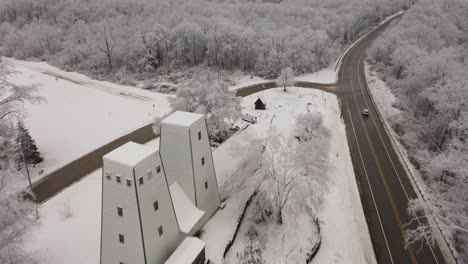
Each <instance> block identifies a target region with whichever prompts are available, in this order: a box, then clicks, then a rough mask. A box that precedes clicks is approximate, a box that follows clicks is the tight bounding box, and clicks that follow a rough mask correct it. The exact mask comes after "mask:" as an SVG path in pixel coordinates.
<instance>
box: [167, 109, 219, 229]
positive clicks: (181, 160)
mask: <svg viewBox="0 0 468 264" xmlns="http://www.w3.org/2000/svg"><path fill="white" fill-rule="evenodd" d="M160 150H161V157H162V161H163V163H164V166H165V169H166V176H167V181H168V184H169V186H171V184H173V183H177V184H178V185H179V186H180V187H181V189H182V190H183V191H184V192H185V193H186V195H187V196H188V197H189V198H190V200H191V201H192V202H193V203H194V205H195V206H196V207H197V208H198V209H200V210H202V211H204V212H205V214H204V215H203V220H204V221H206V220H207V219H209V217H210V216H211V215H213V213H214V212H216V210H217V208H218V207H219V204H220V197H219V191H218V182H217V180H216V174H215V170H214V164H213V157H212V155H211V147H210V143H209V138H208V132H207V127H206V122H205V117H204V115H201V114H195V113H188V112H182V111H177V112H175V113H173V114H172V115H170V116H168V117H167V118H166V119H164V120H163V121H161V140H160Z"/></svg>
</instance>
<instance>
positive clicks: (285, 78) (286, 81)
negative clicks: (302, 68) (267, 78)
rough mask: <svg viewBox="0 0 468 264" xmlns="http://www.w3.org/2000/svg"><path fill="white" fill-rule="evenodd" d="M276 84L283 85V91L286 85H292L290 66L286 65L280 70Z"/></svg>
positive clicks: (292, 76)
mask: <svg viewBox="0 0 468 264" xmlns="http://www.w3.org/2000/svg"><path fill="white" fill-rule="evenodd" d="M276 84H277V85H279V86H281V87H283V91H285V92H286V87H288V86H292V85H294V72H293V70H292V68H291V67H286V68H284V69H282V70H281V72H280V74H279V76H278V79H276Z"/></svg>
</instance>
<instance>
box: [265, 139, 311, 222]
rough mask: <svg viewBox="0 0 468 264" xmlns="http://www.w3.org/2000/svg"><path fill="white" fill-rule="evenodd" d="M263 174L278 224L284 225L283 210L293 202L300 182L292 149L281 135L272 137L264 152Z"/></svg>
mask: <svg viewBox="0 0 468 264" xmlns="http://www.w3.org/2000/svg"><path fill="white" fill-rule="evenodd" d="M262 169H263V173H264V177H265V186H263V190H264V191H265V190H266V191H268V192H269V193H270V195H271V197H272V200H273V201H272V203H273V207H274V213H275V214H276V221H277V222H278V224H283V210H284V208H285V207H286V206H287V205H289V203H290V202H291V201H292V200H293V198H294V196H295V194H296V191H297V189H296V188H297V187H298V184H300V183H299V181H300V180H302V179H301V178H300V175H299V174H297V173H296V172H295V171H294V162H293V161H292V149H291V148H290V144H289V142H287V141H286V140H284V138H283V137H282V136H281V135H280V134H273V135H271V136H270V138H269V140H268V142H267V144H266V149H265V152H264V164H263V168H262Z"/></svg>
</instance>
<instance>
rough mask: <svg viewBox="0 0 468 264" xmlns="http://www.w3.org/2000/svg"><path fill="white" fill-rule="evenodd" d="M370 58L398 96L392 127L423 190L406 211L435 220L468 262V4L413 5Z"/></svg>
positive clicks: (432, 1)
mask: <svg viewBox="0 0 468 264" xmlns="http://www.w3.org/2000/svg"><path fill="white" fill-rule="evenodd" d="M368 59H369V61H370V63H372V64H374V65H376V66H377V68H378V69H379V72H380V77H381V78H382V79H384V80H385V81H386V83H387V84H388V85H389V87H390V89H391V90H392V92H393V93H394V94H395V96H396V98H397V101H396V102H395V103H394V107H396V108H398V109H400V110H401V112H400V113H401V114H400V115H397V116H394V117H392V118H391V120H390V121H391V124H392V125H393V127H394V129H395V130H396V132H397V133H398V134H399V135H400V138H401V141H402V143H403V145H404V146H405V147H406V149H407V150H408V151H409V154H410V158H411V161H412V163H413V164H414V165H415V166H416V168H418V169H419V171H420V172H421V175H422V178H423V180H424V181H425V183H426V185H427V187H428V191H429V192H428V193H429V195H428V196H427V198H428V200H426V201H422V200H415V201H412V202H411V203H410V208H411V207H412V208H414V209H417V210H423V209H424V210H425V211H426V212H427V213H429V214H430V215H431V217H433V218H434V219H436V220H437V221H438V224H439V225H440V226H441V228H442V229H443V231H444V232H445V233H446V234H449V235H450V236H451V239H452V243H453V244H454V245H455V246H456V249H457V251H458V253H459V254H460V258H461V259H462V262H464V263H468V191H467V190H468V142H467V139H468V75H467V73H468V2H467V1H466V0H444V1H442V0H420V1H418V2H417V3H416V4H415V5H414V6H413V7H412V8H411V9H410V10H409V11H408V12H406V14H405V15H404V17H403V19H402V20H401V22H399V23H398V24H396V25H395V26H394V27H393V28H392V29H391V30H389V31H387V32H386V34H382V35H381V36H380V37H379V38H378V39H377V40H376V41H375V43H374V44H373V46H372V47H371V48H370V49H369V51H368ZM426 231H427V230H424V229H420V230H419V232H417V233H419V234H420V235H421V234H424V233H425V232H426Z"/></svg>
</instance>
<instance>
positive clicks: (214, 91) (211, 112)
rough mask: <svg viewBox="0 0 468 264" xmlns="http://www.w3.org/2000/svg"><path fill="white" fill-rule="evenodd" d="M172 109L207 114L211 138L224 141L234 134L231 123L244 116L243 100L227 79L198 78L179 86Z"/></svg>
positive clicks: (171, 102)
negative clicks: (202, 79)
mask: <svg viewBox="0 0 468 264" xmlns="http://www.w3.org/2000/svg"><path fill="white" fill-rule="evenodd" d="M169 102H170V104H171V107H172V109H174V110H182V111H187V112H194V113H200V114H204V115H205V117H206V121H207V126H208V134H209V136H210V139H211V140H213V141H215V142H223V141H224V140H225V139H226V138H227V137H228V136H229V134H230V133H231V132H230V130H229V128H230V127H231V123H232V122H234V121H235V120H237V119H238V118H239V117H240V111H241V106H240V100H239V98H237V97H236V96H235V93H234V92H231V91H229V89H228V85H227V83H225V82H222V81H221V82H217V81H211V82H208V81H205V82H202V81H200V80H194V81H191V82H189V83H187V84H184V85H181V86H180V87H179V88H178V89H177V97H176V98H170V99H169Z"/></svg>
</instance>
